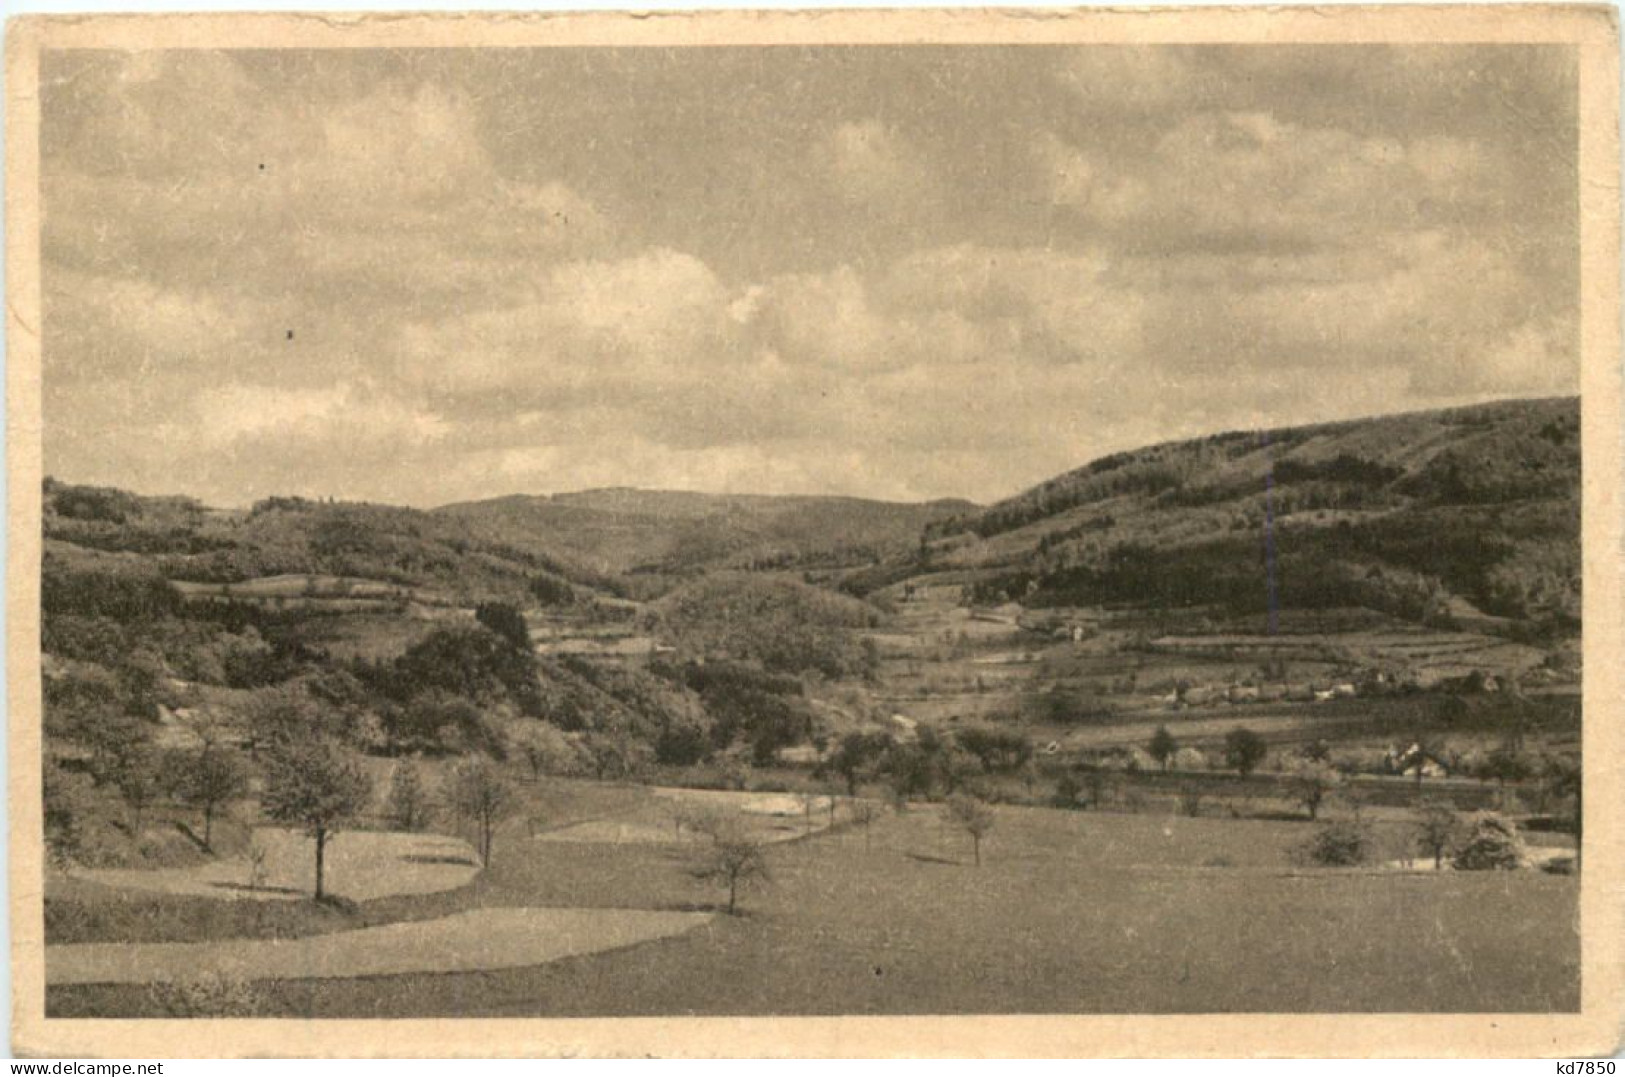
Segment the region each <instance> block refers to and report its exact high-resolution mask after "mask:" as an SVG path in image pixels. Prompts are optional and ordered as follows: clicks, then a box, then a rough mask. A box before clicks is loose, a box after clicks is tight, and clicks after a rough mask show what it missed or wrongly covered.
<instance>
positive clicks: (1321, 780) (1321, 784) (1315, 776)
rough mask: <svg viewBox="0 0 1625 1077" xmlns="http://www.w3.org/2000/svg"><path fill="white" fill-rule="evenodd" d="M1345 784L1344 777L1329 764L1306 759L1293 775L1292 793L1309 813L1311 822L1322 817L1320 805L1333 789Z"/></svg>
mask: <svg viewBox="0 0 1625 1077" xmlns="http://www.w3.org/2000/svg"><path fill="white" fill-rule="evenodd" d="M1342 784H1343V776H1342V775H1341V774H1339V773H1338V772H1337V771H1336V770H1335V769H1334V768H1333V767H1332V766H1330V765H1329V764H1327V763H1323V762H1319V761H1316V760H1313V759H1306V760H1304V761H1303V762H1302V763H1300V764H1299V765H1298V767H1297V769H1295V770H1294V771H1293V773H1292V792H1293V795H1294V796H1295V797H1296V798H1297V800H1298V803H1299V804H1302V805H1303V807H1304V810H1305V811H1307V812H1308V813H1309V821H1310V822H1314V821H1315V820H1316V819H1318V818H1319V817H1320V805H1321V804H1322V803H1323V802H1324V801H1325V799H1326V797H1327V796H1328V795H1329V794H1330V793H1331V791H1332V790H1333V789H1336V788H1337V787H1338V786H1340V785H1342Z"/></svg>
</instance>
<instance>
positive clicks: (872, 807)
mask: <svg viewBox="0 0 1625 1077" xmlns="http://www.w3.org/2000/svg"><path fill="white" fill-rule="evenodd" d="M847 812H848V813H849V814H850V815H851V816H852V822H854V823H856V824H857V825H858V826H861V827H862V828H863V847H864V848H865V849H868V848H870V844H869V828H870V827H871V826H873V825H874V822H875V820H876V819H877V818H879V816H880V805H878V804H876V803H875V802H874V801H872V800H851V801H848V802H847Z"/></svg>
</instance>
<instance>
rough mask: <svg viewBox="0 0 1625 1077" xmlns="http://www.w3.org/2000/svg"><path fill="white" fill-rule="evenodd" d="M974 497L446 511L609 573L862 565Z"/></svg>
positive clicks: (571, 502)
mask: <svg viewBox="0 0 1625 1077" xmlns="http://www.w3.org/2000/svg"><path fill="white" fill-rule="evenodd" d="M976 510H977V507H976V506H975V505H973V504H972V503H970V502H968V501H930V502H924V503H919V504H910V503H901V502H888V501H871V500H865V499H862V498H852V497H802V496H789V497H771V496H762V495H736V494H703V493H688V492H683V491H673V490H638V489H631V488H625V487H620V488H614V489H604V490H586V491H582V492H579V493H569V494H556V495H553V496H551V497H549V496H535V497H531V496H524V495H516V496H512V497H503V498H496V499H494V500H490V501H474V502H466V503H461V504H454V505H446V506H444V507H442V508H440V509H437V510H435V515H437V516H441V517H445V518H448V519H455V520H458V521H460V522H461V523H462V524H463V525H465V526H466V527H468V528H469V529H470V530H471V531H472V532H474V533H476V534H479V535H481V536H483V537H485V538H486V539H487V540H489V541H493V542H498V543H502V544H506V545H511V546H516V547H522V548H533V549H534V548H539V549H547V550H554V551H558V552H559V553H560V554H561V555H563V556H567V557H569V558H571V559H573V560H576V561H579V562H581V563H583V564H588V565H591V566H592V567H594V568H596V569H598V570H599V571H603V572H639V573H675V574H683V573H688V572H692V571H694V570H696V569H700V568H745V569H813V568H832V567H834V568H839V567H850V566H854V565H861V564H867V563H871V562H874V561H877V560H881V559H883V558H886V557H890V556H896V555H898V554H900V553H902V552H905V551H907V550H910V549H913V548H914V547H916V546H917V544H918V542H919V538H920V534H921V531H922V530H923V529H924V528H925V527H926V526H927V525H929V524H932V523H934V522H937V521H941V520H945V519H948V518H950V517H954V516H956V515H964V514H966V513H970V512H975V511H976Z"/></svg>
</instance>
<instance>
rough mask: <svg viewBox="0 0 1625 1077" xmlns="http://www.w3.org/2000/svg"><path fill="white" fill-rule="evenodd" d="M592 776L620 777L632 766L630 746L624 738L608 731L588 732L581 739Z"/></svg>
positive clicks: (601, 778) (599, 777) (603, 777)
mask: <svg viewBox="0 0 1625 1077" xmlns="http://www.w3.org/2000/svg"><path fill="white" fill-rule="evenodd" d="M582 747H583V748H584V749H585V750H586V754H587V761H588V764H589V765H590V766H591V767H592V773H593V777H595V778H597V779H599V780H600V781H602V780H603V779H605V778H607V777H611V776H614V777H621V776H623V775H625V774H627V773H629V772H630V771H631V770H632V768H633V766H634V759H633V756H632V750H631V747H630V746H629V745H628V744H627V742H626V740H625V738H623V737H619V736H616V735H613V734H609V733H588V734H587V735H586V737H585V738H583V740H582Z"/></svg>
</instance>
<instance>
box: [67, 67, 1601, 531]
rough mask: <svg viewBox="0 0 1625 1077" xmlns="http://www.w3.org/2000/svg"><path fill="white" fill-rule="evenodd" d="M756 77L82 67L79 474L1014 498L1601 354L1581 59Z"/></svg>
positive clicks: (1570, 366) (195, 483)
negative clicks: (1581, 198)
mask: <svg viewBox="0 0 1625 1077" xmlns="http://www.w3.org/2000/svg"><path fill="white" fill-rule="evenodd" d="M475 51H477V50H475ZM701 51H703V50H701ZM973 54H974V55H973ZM741 62H742V61H741V60H740V59H739V57H737V56H735V57H727V56H716V55H713V54H711V53H705V54H704V55H698V54H696V55H687V54H684V55H675V54H674V55H662V56H653V55H652V54H650V55H644V54H638V55H626V56H619V55H618V56H617V57H615V58H614V59H613V61H611V60H609V59H602V58H600V59H595V60H594V61H593V64H597V65H599V66H592V65H591V64H587V65H586V66H583V65H584V64H586V61H585V60H584V59H583V58H581V57H577V56H574V55H572V54H571V50H551V51H548V52H547V54H546V55H539V56H529V55H526V56H513V57H502V58H493V57H487V56H481V55H474V54H472V53H471V54H470V55H468V56H461V55H459V56H451V55H445V54H440V53H435V54H423V55H416V54H405V55H395V54H390V55H384V54H381V53H379V54H373V53H371V52H368V51H367V50H358V51H356V52H355V53H354V54H349V53H324V54H320V55H318V54H310V55H303V54H298V55H289V56H281V55H278V56H268V55H259V54H255V55H233V54H227V53H214V52H185V53H181V52H168V53H166V52H152V53H132V54H125V55H117V54H95V55H87V56H75V57H58V58H54V59H52V60H51V62H50V64H48V65H47V66H48V70H47V76H48V77H47V80H46V82H47V85H46V89H45V95H44V99H43V102H42V105H43V109H44V116H45V122H44V126H43V131H42V169H43V174H44V184H43V195H44V206H45V222H44V223H45V227H44V265H45V281H44V284H45V299H46V306H45V329H44V333H45V343H46V349H45V351H46V360H45V362H46V371H45V373H46V379H45V380H46V385H45V390H46V419H47V422H46V452H47V466H48V468H50V469H52V470H54V471H57V472H59V473H60V474H61V475H62V477H64V478H68V479H82V480H89V481H102V482H114V483H122V484H126V485H131V486H134V487H136V488H138V489H146V490H166V489H180V490H183V491H185V492H192V493H197V494H200V495H202V496H205V497H207V498H210V499H212V500H215V501H220V502H224V503H241V502H244V501H247V500H251V499H252V498H254V497H259V496H264V495H265V494H268V493H274V492H279V491H281V492H298V491H305V492H313V493H320V494H336V495H340V496H355V497H369V498H374V499H381V500H393V501H405V502H411V503H418V504H434V503H439V502H445V501H450V500H457V499H464V498H470V497H478V496H490V495H497V494H502V493H509V492H513V491H516V490H530V491H540V490H563V489H570V488H578V487H582V486H589V485H603V484H621V483H635V484H641V485H650V486H679V487H691V488H703V489H734V490H759V491H765V492H791V491H797V490H806V491H815V492H845V493H855V494H869V495H872V496H890V497H937V496H952V495H963V496H971V497H976V498H983V499H990V498H994V497H998V496H1002V495H1005V494H1008V493H1011V492H1013V491H1015V490H1017V489H1019V488H1020V487H1021V486H1023V485H1025V484H1027V483H1031V482H1035V481H1039V480H1041V479H1043V478H1045V477H1048V476H1049V475H1051V474H1053V473H1055V472H1057V471H1061V470H1063V469H1066V468H1070V467H1074V466H1076V465H1078V464H1079V463H1082V462H1083V461H1085V460H1087V459H1088V458H1090V457H1091V456H1094V455H1097V454H1100V453H1103V452H1107V451H1113V450H1116V449H1122V448H1128V447H1132V446H1134V445H1137V444H1141V443H1145V442H1150V441H1156V440H1161V439H1165V438H1171V437H1179V436H1187V435H1197V434H1201V433H1204V432H1209V431H1211V430H1213V429H1216V428H1236V427H1244V426H1249V425H1265V424H1274V423H1282V422H1293V421H1312V420H1320V419H1326V418H1333V417H1341V416H1352V415H1357V414H1370V413H1375V412H1383V411H1392V410H1399V409H1402V408H1409V407H1424V406H1431V405H1436V404H1443V403H1454V402H1458V401H1460V400H1463V399H1481V398H1485V397H1493V396H1498V395H1511V394H1533V393H1552V392H1563V391H1572V389H1573V387H1574V385H1575V381H1576V377H1577V357H1576V344H1575V340H1576V318H1577V315H1576V310H1575V303H1576V300H1575V295H1576V291H1577V287H1578V285H1577V280H1576V278H1575V270H1574V269H1573V266H1574V264H1575V261H1576V246H1575V242H1576V240H1575V237H1576V235H1577V224H1576V223H1575V222H1574V220H1573V219H1572V203H1573V199H1572V196H1573V189H1574V183H1575V179H1574V162H1573V147H1572V145H1567V144H1564V143H1563V142H1562V141H1561V140H1558V139H1554V136H1553V135H1552V134H1551V132H1552V131H1553V130H1562V129H1563V126H1564V125H1565V124H1572V116H1571V114H1570V112H1567V111H1565V109H1568V108H1570V107H1571V106H1570V105H1566V104H1565V103H1564V102H1565V101H1566V100H1567V97H1566V96H1565V94H1566V93H1567V91H1566V90H1565V87H1569V88H1570V89H1572V85H1571V76H1572V71H1571V68H1570V66H1565V65H1566V64H1568V61H1564V60H1563V59H1562V57H1561V56H1559V55H1557V54H1556V53H1551V52H1550V51H1541V50H1525V51H1523V52H1515V51H1512V52H1509V51H1506V50H1500V51H1497V50H1485V49H1448V48H1445V49H1431V48H1430V49H1419V50H1403V49H1401V50H1386V49H1385V50H1367V51H1366V52H1363V53H1362V52H1358V50H1348V49H1341V50H1332V51H1331V52H1326V51H1322V52H1319V53H1315V52H1306V51H1305V50H1302V49H1283V50H1269V49H1264V50H1260V49H1251V50H1248V49H1222V48H1210V47H1203V48H1157V49H1132V48H1082V49H1053V50H1049V49H1046V50H1031V51H1023V50H1007V51H1000V50H989V51H987V52H986V53H985V54H983V53H981V52H978V51H977V50H940V51H930V50H927V52H926V53H921V52H918V51H913V52H909V51H907V50H905V51H904V52H900V53H896V54H883V51H874V50H863V51H862V52H861V55H860V54H857V53H850V52H842V53H840V55H836V53H834V52H831V53H828V54H825V53H820V52H818V51H817V50H811V51H808V52H806V53H805V54H798V55H797V56H796V57H795V58H794V60H793V62H790V61H786V62H785V63H784V64H783V65H782V69H781V67H779V66H775V62H774V61H768V60H763V61H762V62H761V63H760V64H748V65H746V66H745V68H740V67H739V66H738V65H739V64H740V63H741ZM730 64H732V65H734V66H732V67H730V66H728V65H730ZM708 65H710V66H708ZM893 70H895V71H904V70H906V71H909V72H911V73H912V74H911V75H910V76H909V78H901V77H898V78H894V79H892V80H891V81H888V80H887V72H888V71H893ZM719 72H720V73H728V77H729V78H744V77H747V76H748V78H749V81H750V86H751V88H752V92H751V93H750V94H747V95H734V96H730V97H728V98H727V100H726V101H723V100H722V99H720V98H717V97H716V96H715V95H714V94H711V95H709V96H708V94H710V91H709V90H708V89H707V87H714V86H715V85H717V84H731V83H728V82H727V81H726V80H723V82H722V83H719V82H718V81H717V80H718V79H720V78H721V75H720V74H718V73H719ZM916 76H920V77H916ZM1378 76H1380V78H1379V77H1378ZM611 77H612V78H613V79H614V84H615V86H616V87H617V89H616V90H615V91H614V92H605V91H601V90H599V89H595V88H594V87H595V86H596V85H598V84H588V83H587V82H585V81H584V80H588V79H592V78H597V79H599V80H603V79H606V78H611ZM516 79H518V80H520V81H519V82H516V81H515V80H516ZM911 80H912V81H911ZM1384 80H1393V81H1394V82H1395V84H1396V85H1397V86H1398V87H1399V89H1394V88H1393V87H1390V86H1388V84H1387V82H1385V81H1384ZM1379 83H1381V85H1379ZM521 84H522V86H523V87H524V91H525V92H524V93H522V94H521V93H517V92H510V91H512V90H513V89H514V87H515V86H518V85H521ZM877 88H879V89H881V90H883V91H884V92H877ZM1504 101H1512V102H1515V103H1516V105H1517V107H1518V108H1519V109H1520V110H1522V113H1521V114H1522V115H1523V120H1522V121H1521V122H1519V123H1512V122H1490V121H1489V120H1486V119H1485V117H1486V116H1490V117H1491V119H1492V120H1493V118H1494V117H1495V116H1496V115H1497V113H1496V112H1495V110H1496V109H1497V108H1500V107H1502V106H1501V102H1504ZM561 102H570V103H572V104H571V106H570V107H564V105H563V104H561ZM678 105H682V106H683V107H677V106H678ZM655 114H658V115H659V116H660V117H661V121H662V123H667V124H671V125H675V128H674V129H673V130H665V129H664V128H663V129H662V130H661V131H659V132H655V131H653V130H652V129H651V128H650V127H649V123H650V119H649V118H650V116H651V115H655ZM1529 115H1533V116H1535V117H1537V118H1538V119H1540V121H1541V122H1540V123H1535V124H1531V123H1530V122H1528V116H1529ZM1565 206H1567V207H1570V208H1569V209H1564V208H1563V207H1565Z"/></svg>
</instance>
